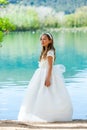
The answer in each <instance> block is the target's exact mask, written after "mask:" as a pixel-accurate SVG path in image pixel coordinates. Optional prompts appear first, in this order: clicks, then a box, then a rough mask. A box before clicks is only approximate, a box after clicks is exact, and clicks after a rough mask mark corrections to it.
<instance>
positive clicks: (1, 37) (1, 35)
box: [0, 31, 4, 42]
mask: <svg viewBox="0 0 87 130" xmlns="http://www.w3.org/2000/svg"><path fill="white" fill-rule="evenodd" d="M3 36H4V35H3V32H2V31H0V42H2V41H3Z"/></svg>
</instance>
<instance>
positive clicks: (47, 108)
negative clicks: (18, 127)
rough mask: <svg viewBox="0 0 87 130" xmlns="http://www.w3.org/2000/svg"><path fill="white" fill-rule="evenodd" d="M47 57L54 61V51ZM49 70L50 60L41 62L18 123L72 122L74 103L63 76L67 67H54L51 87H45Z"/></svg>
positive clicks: (29, 87) (31, 82)
mask: <svg viewBox="0 0 87 130" xmlns="http://www.w3.org/2000/svg"><path fill="white" fill-rule="evenodd" d="M47 56H52V57H53V59H54V51H53V50H50V51H48V53H47ZM53 63H54V60H53ZM47 69H48V60H47V59H43V60H41V61H40V62H39V68H38V69H36V71H35V73H34V75H33V77H32V78H31V80H30V83H29V85H28V88H27V89H26V92H25V96H24V100H23V103H22V105H21V108H20V111H19V114H18V121H30V122H55V121H71V120H72V114H73V109H72V103H71V100H70V96H69V94H68V91H67V89H66V88H65V83H64V78H63V75H62V74H63V72H65V67H64V66H63V65H61V64H58V65H53V67H52V73H51V85H50V87H46V86H45V79H46V74H47Z"/></svg>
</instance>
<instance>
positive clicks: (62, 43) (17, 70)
mask: <svg viewBox="0 0 87 130" xmlns="http://www.w3.org/2000/svg"><path fill="white" fill-rule="evenodd" d="M40 34H41V32H39V31H38V32H14V33H13V32H12V33H9V34H7V35H5V37H4V41H3V43H2V47H0V119H1V120H4V119H12V120H16V119H17V115H18V112H19V109H20V106H21V103H22V100H23V96H24V94H25V90H26V88H27V86H28V84H29V81H30V79H31V77H32V75H33V73H34V71H35V70H36V69H37V68H38V60H39V55H40V52H41V44H40V41H39V37H40ZM52 34H53V36H54V45H55V48H56V61H55V64H63V65H65V67H66V72H65V73H64V78H65V84H66V88H67V90H68V92H69V94H70V97H71V100H72V104H73V109H74V113H73V119H87V32H83V31H78V32H76V31H74V32H73V31H67V32H64V31H61V32H52Z"/></svg>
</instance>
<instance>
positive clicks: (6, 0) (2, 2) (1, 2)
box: [0, 0, 9, 4]
mask: <svg viewBox="0 0 87 130" xmlns="http://www.w3.org/2000/svg"><path fill="white" fill-rule="evenodd" d="M8 3H9V2H8V0H0V4H8Z"/></svg>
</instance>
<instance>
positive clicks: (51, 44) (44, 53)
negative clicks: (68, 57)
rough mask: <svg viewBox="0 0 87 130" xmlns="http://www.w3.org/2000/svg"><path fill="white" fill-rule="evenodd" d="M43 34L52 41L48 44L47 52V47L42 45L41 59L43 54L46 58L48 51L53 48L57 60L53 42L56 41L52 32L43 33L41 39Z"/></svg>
mask: <svg viewBox="0 0 87 130" xmlns="http://www.w3.org/2000/svg"><path fill="white" fill-rule="evenodd" d="M43 35H46V36H47V38H48V39H49V40H51V43H49V44H48V46H47V50H46V52H45V47H44V46H43V47H42V51H41V55H40V60H41V58H42V56H43V58H44V59H45V58H46V56H47V52H48V51H49V50H53V51H54V60H55V58H56V56H55V48H54V45H53V43H54V41H53V36H52V34H50V33H43V34H42V35H41V36H40V39H41V37H42V36H43Z"/></svg>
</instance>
